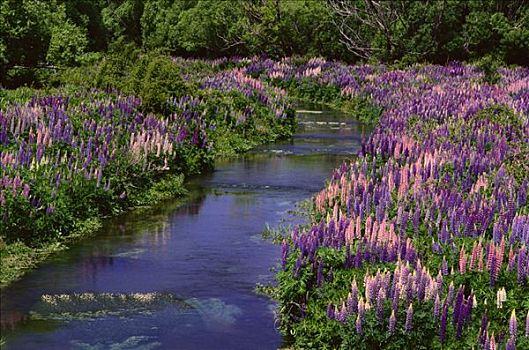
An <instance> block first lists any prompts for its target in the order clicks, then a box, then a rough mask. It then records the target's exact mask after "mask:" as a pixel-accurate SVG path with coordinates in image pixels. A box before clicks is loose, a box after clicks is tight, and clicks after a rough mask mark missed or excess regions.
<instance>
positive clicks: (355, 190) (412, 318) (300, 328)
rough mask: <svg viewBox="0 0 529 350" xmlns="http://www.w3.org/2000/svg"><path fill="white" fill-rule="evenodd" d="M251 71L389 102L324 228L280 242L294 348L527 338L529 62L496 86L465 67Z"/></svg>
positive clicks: (345, 171) (319, 209)
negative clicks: (299, 80) (330, 87)
mask: <svg viewBox="0 0 529 350" xmlns="http://www.w3.org/2000/svg"><path fill="white" fill-rule="evenodd" d="M252 67H254V68H253V69H255V70H256V71H259V69H261V67H265V68H263V71H262V72H260V73H259V74H268V75H269V76H270V77H271V78H273V79H301V80H304V79H307V78H310V79H311V80H312V81H313V82H314V84H315V86H318V85H323V86H324V87H325V86H326V85H325V84H327V83H328V82H332V83H331V84H332V85H333V86H334V87H339V88H340V89H341V93H342V94H343V95H344V96H352V97H353V98H354V97H357V96H364V97H366V98H369V99H370V101H371V103H373V104H374V105H375V106H376V107H377V108H381V111H382V113H381V115H380V120H379V122H378V124H377V126H376V128H375V130H374V131H373V133H372V135H371V136H370V138H369V140H367V142H365V143H364V144H363V146H362V151H361V152H360V154H359V155H358V157H357V158H356V159H355V160H353V161H351V162H350V163H344V164H342V166H341V167H339V168H338V169H336V170H335V172H334V174H332V178H331V179H330V181H329V183H328V185H327V186H326V188H325V189H324V190H322V191H321V192H320V193H318V194H317V195H316V196H315V198H314V200H313V204H312V208H311V214H312V225H311V226H310V227H308V228H301V229H298V228H296V229H294V230H293V231H292V233H291V235H290V237H288V238H287V239H285V240H284V241H283V243H282V251H283V254H282V264H281V265H282V270H281V271H280V272H279V273H278V275H277V279H278V281H279V286H278V290H277V291H276V293H277V294H276V297H277V298H278V300H279V302H280V312H281V315H280V317H281V318H280V320H281V325H282V329H283V331H284V332H285V334H289V335H292V334H294V335H293V336H292V337H291V338H292V340H293V342H294V343H295V345H296V346H299V347H304V348H323V347H340V346H343V347H346V348H349V347H352V348H355V349H363V348H366V349H377V348H395V349H398V348H399V349H400V348H413V347H426V348H441V347H443V348H466V347H471V346H476V342H477V344H478V345H477V346H479V348H483V349H491V348H495V347H507V348H515V347H518V348H520V349H521V348H526V347H529V339H528V338H527V337H526V336H525V335H524V330H525V329H526V327H528V325H527V324H526V318H525V316H526V314H527V312H528V311H529V252H528V244H529V241H528V237H529V236H528V235H529V226H528V220H527V217H528V215H529V202H528V200H527V190H528V184H529V172H528V171H527V168H528V166H529V161H528V159H529V158H528V154H529V153H528V150H529V79H528V78H529V70H528V69H526V68H517V69H502V70H500V72H499V73H500V75H501V79H500V80H499V82H498V83H497V84H494V85H493V84H489V83H487V82H484V80H483V73H482V72H481V71H480V70H479V69H477V68H475V67H473V66H468V65H463V64H458V63H452V64H449V65H447V66H416V67H411V68H409V69H406V70H388V69H386V68H385V67H384V66H373V67H372V66H360V67H355V66H345V65H342V64H337V63H333V62H326V61H324V60H311V61H309V62H308V63H305V64H303V65H294V64H292V63H291V62H290V61H289V60H288V59H287V60H284V61H281V62H273V61H266V62H256V63H255V64H254V66H252ZM265 72H268V73H265ZM521 320H523V321H521Z"/></svg>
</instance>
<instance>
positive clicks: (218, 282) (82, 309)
mask: <svg viewBox="0 0 529 350" xmlns="http://www.w3.org/2000/svg"><path fill="white" fill-rule="evenodd" d="M300 109H305V110H307V109H314V106H302V107H300ZM298 117H299V121H300V126H299V128H298V131H297V133H296V134H295V136H294V138H293V139H292V140H289V141H285V142H280V143H276V144H273V145H268V146H262V147H258V148H256V149H255V150H253V151H252V152H250V153H248V154H246V155H244V156H241V157H239V158H235V159H229V160H223V161H219V162H218V164H217V165H216V170H215V171H214V172H213V173H211V174H209V175H205V176H200V177H197V178H195V179H193V181H191V182H190V183H189V187H190V188H191V190H192V195H191V198H190V199H189V200H187V201H186V202H184V203H183V204H182V203H180V202H178V201H176V200H173V201H168V202H165V203H162V204H161V205H159V206H156V207H155V208H152V209H149V210H143V211H134V212H131V213H128V214H126V215H123V216H120V217H118V218H115V219H112V220H109V221H108V222H106V223H105V225H104V228H103V229H102V230H101V232H100V233H98V234H97V235H96V236H95V237H93V238H89V239H86V240H84V241H82V242H80V243H78V244H77V245H75V246H74V247H72V248H71V249H70V250H68V251H66V252H61V253H60V254H59V255H57V256H56V257H53V258H52V259H50V260H49V261H47V262H46V263H45V264H43V265H42V266H41V267H40V268H38V269H36V270H34V271H32V272H31V273H29V274H27V275H26V276H25V277H24V278H23V279H21V280H20V281H18V282H16V283H13V284H12V285H11V286H9V287H8V288H4V289H2V290H1V317H0V320H1V327H2V328H1V329H2V337H3V338H4V340H5V341H6V344H4V346H3V347H2V348H6V349H193V350H197V349H276V348H278V347H279V346H280V345H281V336H280V334H279V333H278V332H277V330H276V328H275V325H274V307H275V305H274V303H273V302H272V301H271V300H269V299H268V298H266V297H263V296H259V295H257V294H256V293H255V291H254V289H255V285H256V283H269V282H271V281H273V275H274V271H273V268H274V267H277V265H278V262H279V256H280V249H279V248H278V247H277V246H274V245H272V244H271V243H270V242H268V241H265V240H263V239H262V237H261V233H262V231H263V229H264V228H265V226H266V224H269V225H272V226H274V225H278V224H279V223H280V222H282V221H285V222H287V223H292V222H295V221H296V220H299V218H295V217H292V215H291V214H290V212H291V211H292V210H293V209H295V208H296V203H298V202H299V201H300V200H303V199H306V198H309V197H310V196H311V195H312V194H314V193H315V192H317V191H318V190H319V189H321V188H322V187H323V185H324V182H325V179H326V178H328V176H329V175H330V174H331V172H332V170H333V169H334V168H335V167H337V166H338V165H339V164H340V163H341V162H343V161H344V160H346V159H348V158H351V157H352V156H353V155H354V153H356V152H357V151H358V149H359V147H360V142H361V137H362V135H363V134H365V133H367V132H368V130H366V129H365V128H364V126H362V125H361V124H359V123H356V122H353V121H351V120H348V118H347V117H346V116H344V115H343V114H341V113H339V112H336V111H329V110H323V111H321V113H307V112H303V113H298Z"/></svg>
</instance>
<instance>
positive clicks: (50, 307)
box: [30, 293, 242, 330]
mask: <svg viewBox="0 0 529 350" xmlns="http://www.w3.org/2000/svg"><path fill="white" fill-rule="evenodd" d="M166 309H169V310H172V311H174V312H175V314H176V315H180V316H184V315H191V314H196V315H198V316H199V317H200V318H201V319H202V322H204V324H205V325H206V327H208V328H211V329H215V330H226V329H228V328H229V327H231V326H233V325H234V324H235V322H236V320H237V317H239V316H240V315H241V314H242V311H241V309H240V308H239V307H237V306H236V305H231V304H226V303H225V302H223V301H222V300H220V299H218V298H208V299H198V298H189V299H184V298H179V297H177V296H175V295H173V294H169V293H74V294H54V295H49V294H45V295H42V296H41V298H40V301H39V302H38V303H37V304H36V305H35V306H34V307H33V308H32V310H31V311H30V319H32V320H56V321H63V322H68V321H76V320H96V319H102V318H107V317H120V318H129V317H134V316H137V315H152V314H153V313H155V312H162V311H164V310H166Z"/></svg>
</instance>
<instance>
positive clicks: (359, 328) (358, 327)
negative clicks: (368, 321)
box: [355, 314, 363, 335]
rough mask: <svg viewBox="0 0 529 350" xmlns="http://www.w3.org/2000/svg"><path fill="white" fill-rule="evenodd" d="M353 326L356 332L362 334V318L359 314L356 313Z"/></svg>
mask: <svg viewBox="0 0 529 350" xmlns="http://www.w3.org/2000/svg"><path fill="white" fill-rule="evenodd" d="M355 328H356V334H358V335H362V334H363V331H362V318H361V317H360V314H358V315H356V322H355Z"/></svg>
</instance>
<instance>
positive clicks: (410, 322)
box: [404, 304, 413, 332]
mask: <svg viewBox="0 0 529 350" xmlns="http://www.w3.org/2000/svg"><path fill="white" fill-rule="evenodd" d="M412 327H413V304H410V306H409V307H408V309H407V310H406V324H405V325H404V329H406V332H409V331H410V330H411V328H412Z"/></svg>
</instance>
